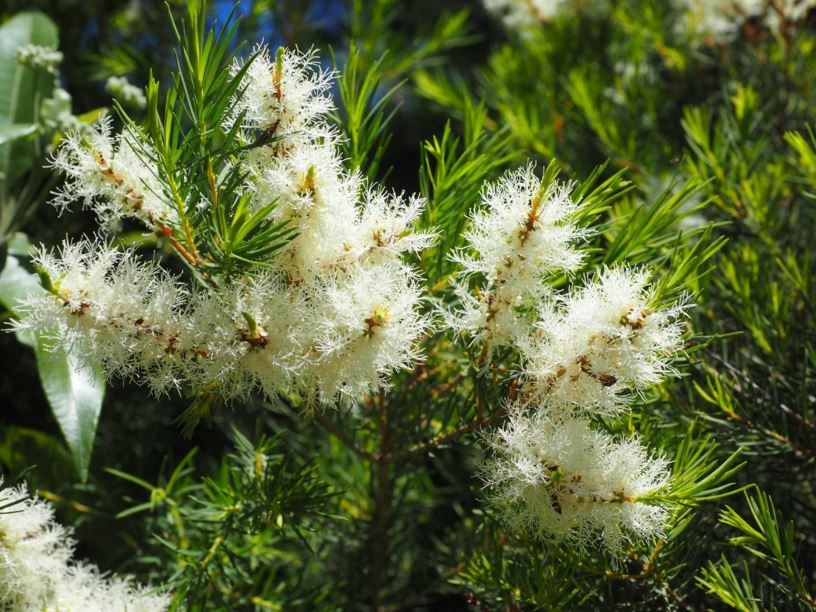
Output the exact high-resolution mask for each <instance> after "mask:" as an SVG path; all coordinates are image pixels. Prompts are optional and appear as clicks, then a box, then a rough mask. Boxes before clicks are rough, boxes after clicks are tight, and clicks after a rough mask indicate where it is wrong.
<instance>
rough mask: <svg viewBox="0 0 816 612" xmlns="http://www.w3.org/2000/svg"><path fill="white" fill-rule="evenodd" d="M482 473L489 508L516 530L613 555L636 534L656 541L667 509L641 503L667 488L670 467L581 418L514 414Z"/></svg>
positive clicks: (635, 444) (494, 442)
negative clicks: (597, 543)
mask: <svg viewBox="0 0 816 612" xmlns="http://www.w3.org/2000/svg"><path fill="white" fill-rule="evenodd" d="M492 446H493V448H494V450H495V451H496V455H495V456H494V458H493V459H492V460H491V461H490V462H489V463H488V464H486V466H485V470H484V473H485V478H486V481H487V484H488V486H489V487H490V488H491V501H492V503H493V504H494V505H495V506H496V507H497V508H498V509H499V510H500V511H501V512H502V513H503V515H504V516H505V517H506V518H507V522H508V524H509V526H510V527H511V528H514V529H518V530H526V531H529V532H530V533H532V534H535V535H538V536H539V537H540V538H543V539H546V538H558V539H566V540H568V541H570V542H573V543H574V544H575V545H576V546H579V547H583V546H586V545H587V544H588V543H589V542H592V541H593V540H595V539H597V538H598V536H599V534H600V537H601V538H602V541H603V544H604V546H605V547H606V548H607V550H609V551H610V552H612V553H613V554H615V553H619V552H621V550H622V546H623V543H624V542H626V541H627V540H628V539H629V538H630V537H631V535H632V534H635V535H637V536H638V537H640V538H649V537H655V536H659V535H660V534H661V533H662V525H663V522H664V521H665V519H666V517H667V512H666V510H665V509H664V508H662V507H660V506H657V505H652V504H645V503H641V502H638V501H637V500H638V498H639V497H641V496H643V495H646V494H649V493H653V492H655V491H658V490H660V489H661V488H663V487H665V486H666V484H667V482H668V478H669V474H670V472H669V469H668V465H667V463H666V461H665V460H664V459H662V458H659V457H658V458H655V457H652V456H650V455H649V453H648V451H647V450H646V449H645V448H643V446H642V445H641V444H640V443H639V442H638V441H637V440H635V439H623V440H615V439H614V438H612V437H611V436H610V435H609V434H606V433H602V432H599V431H595V430H593V429H592V428H591V427H590V424H589V422H588V421H586V420H584V419H579V418H572V417H569V418H566V419H564V420H556V419H553V418H552V417H550V416H549V415H547V414H544V413H537V414H535V415H533V416H532V417H528V416H526V415H523V414H521V413H516V414H513V415H512V416H511V417H510V419H509V421H508V423H507V424H505V426H504V427H503V428H502V429H500V430H499V431H498V433H497V434H496V435H495V438H494V439H493V440H492Z"/></svg>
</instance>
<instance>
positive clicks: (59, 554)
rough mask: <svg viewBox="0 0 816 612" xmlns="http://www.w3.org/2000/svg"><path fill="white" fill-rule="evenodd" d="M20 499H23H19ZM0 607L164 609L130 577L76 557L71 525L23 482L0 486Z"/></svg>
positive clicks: (17, 610)
mask: <svg viewBox="0 0 816 612" xmlns="http://www.w3.org/2000/svg"><path fill="white" fill-rule="evenodd" d="M18 500H20V501H18ZM15 501H17V503H14V504H13V505H11V506H9V507H7V508H6V509H5V510H3V511H0V609H2V610H8V611H9V612H30V611H31V610H44V611H46V612H125V611H126V610H139V611H140V612H141V611H144V612H153V611H159V610H166V609H167V607H168V606H169V603H170V600H169V598H168V597H165V596H162V595H153V594H150V593H149V592H148V590H147V589H145V588H143V587H139V586H138V585H136V584H134V582H133V580H132V579H131V578H130V577H115V576H110V577H109V576H104V575H102V574H100V572H99V570H98V569H97V568H96V567H94V566H91V565H87V564H84V563H76V562H73V561H72V559H71V558H72V556H73V552H74V541H73V540H72V539H71V536H72V530H71V529H70V528H67V527H64V526H62V525H60V524H59V523H57V522H56V521H55V520H54V510H53V508H52V507H51V505H50V504H48V503H47V502H44V501H42V500H39V499H36V498H31V497H29V495H28V491H27V490H26V487H25V486H20V487H9V488H5V489H2V490H0V506H6V505H7V504H10V503H12V502H15Z"/></svg>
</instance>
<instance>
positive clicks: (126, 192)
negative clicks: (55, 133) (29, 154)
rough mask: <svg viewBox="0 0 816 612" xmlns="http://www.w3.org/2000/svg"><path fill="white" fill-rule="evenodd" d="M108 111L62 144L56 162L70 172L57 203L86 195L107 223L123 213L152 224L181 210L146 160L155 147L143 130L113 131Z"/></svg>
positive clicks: (88, 203)
mask: <svg viewBox="0 0 816 612" xmlns="http://www.w3.org/2000/svg"><path fill="white" fill-rule="evenodd" d="M112 129H113V128H112V120H111V118H110V116H107V115H106V116H104V117H103V118H102V119H100V120H99V121H98V122H97V123H96V124H95V125H94V126H93V129H92V130H90V131H89V130H84V131H81V132H80V131H75V132H71V133H70V134H69V135H68V136H67V137H66V139H65V140H64V141H63V143H62V144H61V145H60V147H59V149H58V150H57V153H56V155H55V156H54V159H53V160H52V166H53V167H54V168H56V169H58V170H60V171H62V172H63V173H64V174H65V184H64V185H63V187H62V188H61V189H60V190H58V191H56V192H55V193H54V196H55V197H54V200H53V203H54V205H55V206H57V207H60V208H66V207H68V206H69V205H70V204H72V203H73V202H76V201H81V202H82V203H83V204H84V205H85V206H86V207H87V208H90V209H92V210H93V211H94V212H95V213H96V214H97V216H98V217H99V220H100V222H101V223H102V224H103V225H105V226H112V225H115V224H116V223H117V222H118V221H119V220H120V219H121V218H123V217H132V218H136V219H139V220H140V221H142V222H143V223H145V224H146V225H147V226H148V227H150V228H151V229H152V228H153V227H155V225H156V223H159V222H169V221H172V220H173V219H174V218H175V217H176V212H175V210H174V208H173V206H172V205H171V204H169V203H168V201H167V199H166V198H165V197H164V194H163V188H162V185H161V182H160V181H159V179H158V176H157V172H158V171H157V170H156V169H155V168H153V167H151V166H150V165H149V164H148V163H146V160H147V159H149V158H150V157H151V156H152V155H153V154H154V153H153V151H152V148H151V147H150V145H149V143H147V142H145V140H144V138H143V137H142V136H141V135H140V134H138V133H137V132H134V131H130V130H126V131H124V132H122V133H120V134H118V135H117V136H114V135H113V134H112Z"/></svg>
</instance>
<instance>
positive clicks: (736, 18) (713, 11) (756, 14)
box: [676, 0, 816, 44]
mask: <svg viewBox="0 0 816 612" xmlns="http://www.w3.org/2000/svg"><path fill="white" fill-rule="evenodd" d="M676 2H677V6H678V8H679V10H680V11H682V12H683V13H684V15H685V19H684V21H683V22H682V24H681V26H680V27H681V28H682V29H684V30H685V31H687V32H689V33H690V34H692V35H695V36H699V37H702V38H704V39H709V40H710V41H712V42H715V43H720V44H723V43H728V42H730V41H731V40H733V39H734V38H735V37H736V36H737V34H738V33H739V31H740V30H741V29H742V27H743V25H744V24H745V22H746V21H747V20H749V19H754V20H757V21H758V22H759V23H761V24H762V25H764V26H765V27H767V28H768V29H769V30H771V31H772V32H778V31H779V29H780V27H781V26H782V23H783V22H785V23H789V24H792V23H795V22H797V21H799V20H800V19H802V18H804V17H805V15H807V13H808V11H810V10H811V9H813V8H816V0H676Z"/></svg>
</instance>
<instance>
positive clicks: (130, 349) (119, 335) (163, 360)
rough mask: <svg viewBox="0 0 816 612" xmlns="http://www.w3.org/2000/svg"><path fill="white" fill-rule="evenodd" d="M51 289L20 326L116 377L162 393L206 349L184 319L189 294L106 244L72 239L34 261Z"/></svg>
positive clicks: (25, 308) (25, 310)
mask: <svg viewBox="0 0 816 612" xmlns="http://www.w3.org/2000/svg"><path fill="white" fill-rule="evenodd" d="M34 263H35V266H37V267H38V268H39V269H40V271H41V275H42V276H43V277H44V278H46V279H47V284H48V285H50V286H48V287H46V289H47V291H46V292H44V293H43V294H41V295H34V296H30V297H29V298H28V300H27V301H25V302H24V303H23V304H21V305H20V312H21V313H22V317H21V319H20V320H19V321H17V322H15V323H14V326H15V328H16V329H21V330H31V331H37V332H40V333H44V334H45V335H46V337H47V338H48V339H50V341H51V342H52V343H53V344H54V345H58V346H62V347H67V348H71V349H73V350H76V351H79V352H80V353H83V354H86V355H87V356H89V357H91V358H93V359H98V360H100V361H102V363H103V364H104V366H105V370H106V372H107V373H108V375H110V376H121V377H124V378H139V379H142V380H144V382H146V383H147V384H148V385H149V386H150V387H151V388H152V389H153V390H154V391H155V392H162V391H165V390H167V389H168V388H173V387H177V386H178V385H179V384H180V383H181V381H182V380H184V378H185V375H184V372H185V370H186V368H187V366H186V361H187V360H188V359H195V358H196V357H195V356H196V355H197V354H198V351H199V346H198V345H197V343H196V339H195V336H196V334H195V331H196V330H194V329H192V328H191V326H190V324H189V319H188V317H186V316H185V305H186V304H187V301H188V292H187V290H186V289H185V287H184V286H183V285H182V284H181V283H179V282H178V281H177V280H176V279H175V278H173V277H172V276H170V275H169V274H167V273H166V272H164V271H163V270H161V269H160V268H159V267H158V266H156V265H154V264H151V263H148V262H145V261H142V260H140V259H138V258H137V257H136V255H135V254H134V253H133V252H131V251H117V250H115V249H113V248H111V247H109V246H107V245H105V244H104V243H101V242H92V241H83V242H79V243H73V244H72V243H68V242H65V243H64V244H63V246H62V248H61V249H60V250H59V251H56V252H50V251H46V250H43V249H41V250H40V251H39V252H38V253H37V254H36V256H35V257H34Z"/></svg>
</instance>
